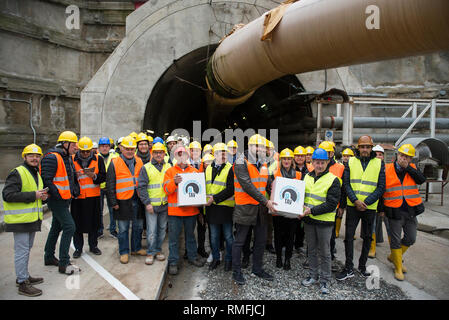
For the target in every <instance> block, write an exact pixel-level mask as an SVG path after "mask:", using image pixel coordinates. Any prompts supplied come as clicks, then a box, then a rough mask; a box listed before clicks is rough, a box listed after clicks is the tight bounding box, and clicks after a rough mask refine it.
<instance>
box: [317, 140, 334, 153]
mask: <svg viewBox="0 0 449 320" xmlns="http://www.w3.org/2000/svg"><path fill="white" fill-rule="evenodd" d="M318 148H321V149H324V150H326V151H327V152H334V146H333V145H332V143H330V142H329V141H323V142H321V143H320V145H319V146H318Z"/></svg>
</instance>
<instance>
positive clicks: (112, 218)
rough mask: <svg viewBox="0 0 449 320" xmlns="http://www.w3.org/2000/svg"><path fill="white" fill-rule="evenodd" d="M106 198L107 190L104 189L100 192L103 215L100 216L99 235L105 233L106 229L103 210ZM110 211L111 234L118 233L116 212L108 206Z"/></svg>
mask: <svg viewBox="0 0 449 320" xmlns="http://www.w3.org/2000/svg"><path fill="white" fill-rule="evenodd" d="M105 197H106V190H103V189H102V190H101V191H100V211H101V215H100V229H99V230H98V233H103V229H104V224H103V208H104V198H105ZM106 204H107V200H106ZM108 210H109V232H112V231H117V224H116V221H115V220H114V216H113V212H114V210H113V209H112V207H110V206H108Z"/></svg>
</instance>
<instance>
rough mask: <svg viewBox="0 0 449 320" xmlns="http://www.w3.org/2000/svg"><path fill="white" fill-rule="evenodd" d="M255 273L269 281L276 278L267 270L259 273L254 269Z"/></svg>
mask: <svg viewBox="0 0 449 320" xmlns="http://www.w3.org/2000/svg"><path fill="white" fill-rule="evenodd" d="M253 274H254V275H256V276H258V277H259V278H262V279H264V280H267V281H273V280H274V277H273V276H272V275H271V274H269V273H267V272H266V271H265V270H262V271H260V272H257V273H256V272H254V271H253Z"/></svg>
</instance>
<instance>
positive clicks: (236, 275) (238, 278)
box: [232, 271, 246, 285]
mask: <svg viewBox="0 0 449 320" xmlns="http://www.w3.org/2000/svg"><path fill="white" fill-rule="evenodd" d="M232 280H234V281H235V282H236V283H237V284H239V285H244V284H245V282H246V280H245V277H243V273H241V272H235V271H234V272H233V273H232Z"/></svg>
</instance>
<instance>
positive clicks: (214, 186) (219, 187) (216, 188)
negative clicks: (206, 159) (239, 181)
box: [206, 162, 235, 207]
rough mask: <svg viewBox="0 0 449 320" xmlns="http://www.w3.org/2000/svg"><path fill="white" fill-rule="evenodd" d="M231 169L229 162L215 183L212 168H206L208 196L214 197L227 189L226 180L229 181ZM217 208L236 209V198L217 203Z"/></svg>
mask: <svg viewBox="0 0 449 320" xmlns="http://www.w3.org/2000/svg"><path fill="white" fill-rule="evenodd" d="M231 168H232V165H231V164H230V163H229V162H227V163H226V165H225V166H224V168H223V169H222V170H221V172H220V174H218V175H217V176H216V177H215V180H214V181H212V166H208V167H207V168H206V194H207V195H208V196H214V195H216V194H218V193H220V192H221V191H223V190H224V189H226V180H227V179H228V174H229V170H231ZM217 206H227V207H234V206H235V200H234V196H232V197H230V198H228V199H226V200H224V201H222V202H220V203H217Z"/></svg>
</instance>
